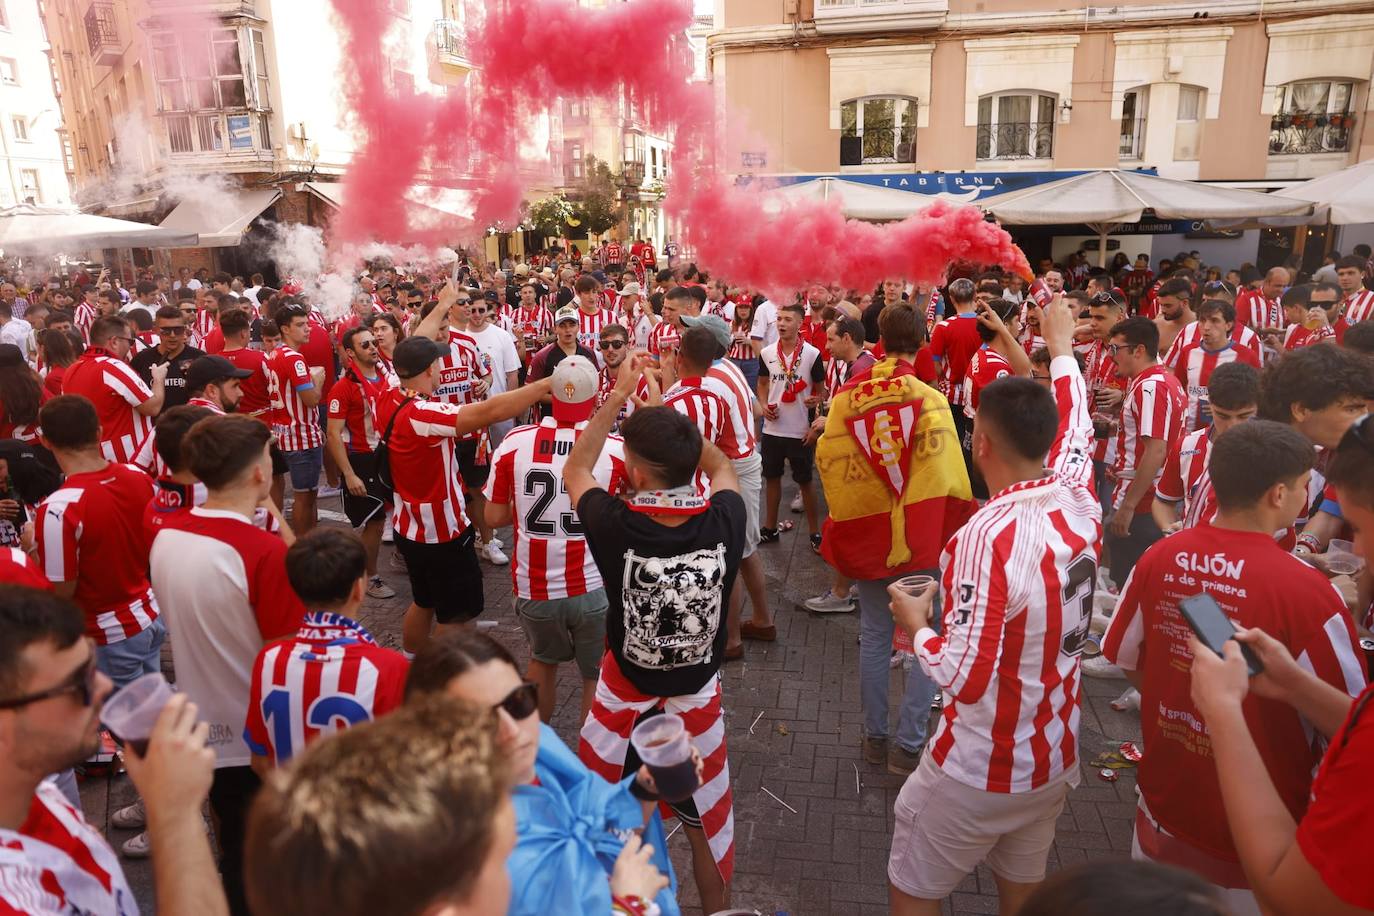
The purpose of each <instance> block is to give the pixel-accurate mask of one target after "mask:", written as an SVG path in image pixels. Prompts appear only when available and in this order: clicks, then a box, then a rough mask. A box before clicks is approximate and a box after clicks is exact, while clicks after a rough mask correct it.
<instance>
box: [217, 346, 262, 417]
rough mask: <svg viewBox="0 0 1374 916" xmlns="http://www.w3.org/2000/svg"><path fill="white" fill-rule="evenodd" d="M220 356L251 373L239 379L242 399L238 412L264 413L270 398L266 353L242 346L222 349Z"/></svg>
mask: <svg viewBox="0 0 1374 916" xmlns="http://www.w3.org/2000/svg"><path fill="white" fill-rule="evenodd" d="M220 356H223V357H224V358H225V359H227V360H229V362H231V363H233V364H234V365H235V366H237V367H238V368H240V369H246V370H247V371H249V372H251V373H253V374H252V375H251V376H250V377H248V378H245V379H240V380H239V389H240V390H241V391H242V392H243V400H241V401H239V409H238V412H239V413H241V414H245V415H247V416H250V417H256V416H261V415H262V414H264V413H265V412H266V411H267V409H268V407H269V406H271V399H270V398H269V397H268V394H267V354H265V353H263V352H262V351H261V350H250V349H248V348H247V347H243V348H241V349H238V350H224V351H222V352H221V353H220Z"/></svg>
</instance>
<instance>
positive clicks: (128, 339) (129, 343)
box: [110, 337, 134, 347]
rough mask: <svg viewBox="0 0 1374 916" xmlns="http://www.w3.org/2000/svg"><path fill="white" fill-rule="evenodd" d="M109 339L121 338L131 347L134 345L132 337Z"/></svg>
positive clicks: (113, 338)
mask: <svg viewBox="0 0 1374 916" xmlns="http://www.w3.org/2000/svg"><path fill="white" fill-rule="evenodd" d="M110 340H122V341H124V342H125V343H126V344H128V345H129V346H131V347H132V346H133V345H134V339H133V338H132V337H111V338H110Z"/></svg>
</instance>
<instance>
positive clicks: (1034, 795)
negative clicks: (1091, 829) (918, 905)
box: [887, 756, 1076, 900]
mask: <svg viewBox="0 0 1374 916" xmlns="http://www.w3.org/2000/svg"><path fill="white" fill-rule="evenodd" d="M1074 773H1076V771H1071V773H1070V775H1067V776H1066V777H1065V778H1063V779H1060V780H1059V781H1057V782H1053V783H1050V784H1049V785H1046V786H1041V787H1040V788H1038V789H1033V790H1031V791H1030V792H1019V793H1014V794H1013V793H1006V792H987V791H984V790H982V789H975V788H974V787H973V786H970V785H965V784H964V783H962V782H960V781H959V780H957V779H955V778H954V777H952V776H950V775H948V774H946V773H945V771H944V770H942V769H940V768H939V767H938V766H936V765H935V764H934V763H933V762H932V761H931V759H930V758H929V757H928V756H927V757H922V758H921V763H920V765H919V766H917V767H916V772H914V773H912V774H911V775H910V776H908V777H907V780H906V782H905V783H904V784H903V785H902V791H901V792H900V793H898V795H897V803H896V805H895V806H894V809H895V812H896V815H897V826H896V828H895V829H894V830H893V832H892V852H891V854H890V855H889V856H888V860H887V878H888V880H889V881H891V882H892V884H893V886H894V887H896V888H897V890H899V891H901V892H902V893H904V894H908V895H910V896H912V897H917V898H920V899H922V900H943V899H944V898H945V897H948V896H949V895H950V894H951V893H953V892H954V889H955V888H956V887H958V886H959V883H960V882H961V881H963V880H964V878H966V877H967V876H968V875H970V874H972V873H973V870H974V869H975V868H977V867H978V864H979V863H980V862H987V863H988V867H989V868H990V869H992V871H993V874H995V875H997V876H998V877H1000V878H1003V879H1005V880H1007V881H1012V882H1014V883H1017V884H1034V883H1036V882H1038V881H1042V880H1044V878H1045V862H1046V860H1047V859H1048V858H1049V853H1050V846H1051V845H1052V844H1053V843H1054V825H1055V821H1056V820H1058V818H1059V814H1060V812H1061V811H1063V810H1064V800H1065V799H1066V798H1068V795H1069V789H1071V788H1072V787H1073V782H1074V780H1073V778H1072V777H1073V774H1074Z"/></svg>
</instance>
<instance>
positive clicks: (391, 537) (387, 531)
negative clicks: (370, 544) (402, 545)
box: [382, 513, 396, 544]
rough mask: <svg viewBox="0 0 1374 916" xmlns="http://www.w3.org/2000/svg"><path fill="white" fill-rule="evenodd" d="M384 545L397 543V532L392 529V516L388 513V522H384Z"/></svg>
mask: <svg viewBox="0 0 1374 916" xmlns="http://www.w3.org/2000/svg"><path fill="white" fill-rule="evenodd" d="M382 543H383V544H394V543H396V531H395V529H393V528H392V527H391V515H390V514H389V513H388V514H387V517H386V521H384V522H382Z"/></svg>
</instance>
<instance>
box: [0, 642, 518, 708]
mask: <svg viewBox="0 0 1374 916" xmlns="http://www.w3.org/2000/svg"><path fill="white" fill-rule="evenodd" d="M97 671H98V669H97V668H96V666H95V647H94V646H91V654H90V657H89V658H87V659H86V661H85V663H84V664H82V665H81V667H79V668H77V669H76V670H75V671H73V672H72V673H71V674H69V675H67V676H66V677H65V678H63V679H62V682H61V683H60V684H58V685H57V686H56V687H49V688H48V689H47V690H40V691H38V692H37V693H26V694H24V695H23V696H20V697H13V698H12V699H8V700H0V709H20V708H22V707H24V706H28V705H30V704H33V703H41V702H42V701H43V700H49V699H52V698H53V697H60V696H64V695H65V694H68V693H75V694H78V695H79V696H80V697H81V705H82V706H90V705H91V700H92V699H93V698H94V697H95V677H96V673H97ZM508 699H509V698H508Z"/></svg>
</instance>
